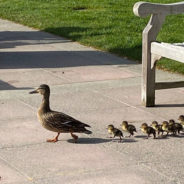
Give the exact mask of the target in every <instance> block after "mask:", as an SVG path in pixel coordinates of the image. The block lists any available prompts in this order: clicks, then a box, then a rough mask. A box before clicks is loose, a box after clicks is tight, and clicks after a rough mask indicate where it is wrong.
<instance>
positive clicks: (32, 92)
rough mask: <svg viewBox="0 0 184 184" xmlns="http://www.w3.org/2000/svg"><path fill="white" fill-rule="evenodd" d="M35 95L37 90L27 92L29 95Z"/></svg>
mask: <svg viewBox="0 0 184 184" xmlns="http://www.w3.org/2000/svg"><path fill="white" fill-rule="evenodd" d="M35 93H38V90H37V89H36V90H34V91H31V92H29V94H35Z"/></svg>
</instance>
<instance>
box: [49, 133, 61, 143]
mask: <svg viewBox="0 0 184 184" xmlns="http://www.w3.org/2000/svg"><path fill="white" fill-rule="evenodd" d="M59 134H60V133H58V134H57V136H56V137H55V138H54V139H47V142H57V141H58V137H59Z"/></svg>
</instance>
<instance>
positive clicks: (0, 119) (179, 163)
mask: <svg viewBox="0 0 184 184" xmlns="http://www.w3.org/2000/svg"><path fill="white" fill-rule="evenodd" d="M0 25H1V26H0V58H1V62H0V176H1V177H2V178H1V181H0V182H1V183H3V184H27V183H33V184H50V183H52V184H60V183H63V184H83V183H85V184H86V183H87V184H98V183H100V184H103V183H104V184H115V183H116V184H120V183H125V184H129V183H131V184H134V183H135V184H137V183H142V184H157V183H158V184H160V183H163V184H181V183H184V174H183V173H184V162H183V160H182V158H183V152H184V148H183V146H182V145H183V143H184V142H183V141H184V133H181V134H180V135H177V136H172V135H170V136H168V137H165V136H164V137H157V139H153V137H150V138H149V139H147V138H146V135H144V134H143V133H142V132H141V131H140V126H141V124H142V123H144V122H147V123H148V124H150V123H151V122H152V121H153V120H157V121H159V122H161V121H163V120H168V119H171V118H172V119H175V120H176V119H177V117H178V116H179V115H180V114H183V112H184V101H183V95H184V89H183V88H178V89H168V90H159V91H157V92H156V104H157V105H156V107H154V108H145V107H143V106H141V75H142V74H141V67H142V66H141V64H138V63H135V62H133V61H130V60H127V59H125V58H120V57H117V56H115V55H112V54H109V53H106V52H102V51H99V50H96V49H93V48H91V47H86V46H83V45H81V44H79V43H76V42H73V41H71V40H68V39H65V38H61V37H58V36H55V35H52V34H49V33H45V32H42V31H39V30H35V29H32V28H28V27H26V26H23V25H20V24H15V23H13V22H10V21H7V20H0ZM156 77H157V78H156V80H157V81H175V80H176V81H178V80H184V76H182V75H179V74H174V73H169V72H165V71H161V70H157V71H156ZM42 83H46V84H48V85H49V86H50V88H51V99H50V100H51V108H52V109H53V110H57V111H62V112H64V113H67V114H69V115H71V116H73V117H75V118H76V119H79V120H80V121H82V122H85V123H88V124H90V125H91V129H90V130H91V131H92V132H93V134H91V135H85V134H78V136H79V142H78V143H77V144H74V142H73V140H72V138H71V135H70V134H61V135H60V136H59V141H58V142H57V143H55V144H52V143H47V142H46V139H47V138H53V137H54V136H56V133H54V132H49V131H47V130H45V129H43V128H42V126H41V124H40V123H39V122H38V120H37V115H36V113H37V109H38V107H39V105H40V103H41V96H40V95H36V94H35V95H30V94H29V92H30V91H31V90H33V89H34V88H36V87H37V86H39V85H40V84H42ZM123 120H128V121H129V122H131V123H132V124H134V125H135V126H136V128H137V133H136V134H135V136H134V137H130V138H129V137H127V136H128V133H126V132H123V134H124V138H123V141H122V142H121V143H119V140H118V138H115V139H111V138H109V135H108V132H107V130H106V127H107V125H108V124H112V123H113V124H114V125H115V126H116V127H117V128H121V127H120V123H121V122H122V121H123Z"/></svg>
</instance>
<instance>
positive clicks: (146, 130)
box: [141, 123, 156, 139]
mask: <svg viewBox="0 0 184 184" xmlns="http://www.w3.org/2000/svg"><path fill="white" fill-rule="evenodd" d="M141 131H142V132H143V133H145V134H147V138H149V136H150V135H151V134H153V138H154V139H155V138H156V131H155V129H153V128H152V127H150V126H148V124H147V123H143V124H142V125H141Z"/></svg>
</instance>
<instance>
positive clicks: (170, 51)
mask: <svg viewBox="0 0 184 184" xmlns="http://www.w3.org/2000/svg"><path fill="white" fill-rule="evenodd" d="M151 53H152V54H156V55H159V56H162V57H166V58H169V59H173V60H176V61H179V62H181V63H184V46H181V45H179V44H178V45H174V44H169V43H158V42H152V43H151Z"/></svg>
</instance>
